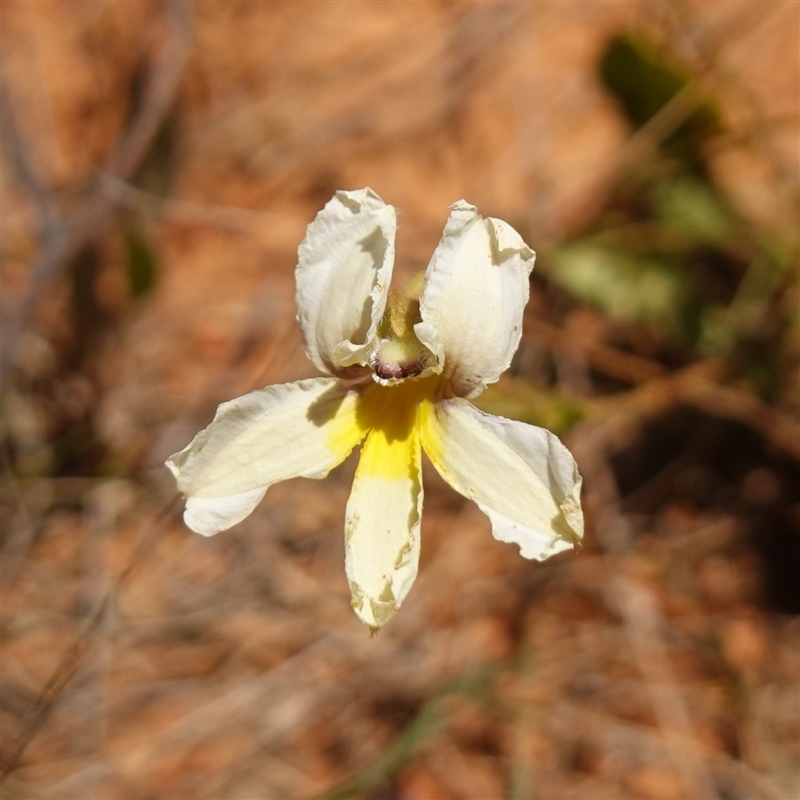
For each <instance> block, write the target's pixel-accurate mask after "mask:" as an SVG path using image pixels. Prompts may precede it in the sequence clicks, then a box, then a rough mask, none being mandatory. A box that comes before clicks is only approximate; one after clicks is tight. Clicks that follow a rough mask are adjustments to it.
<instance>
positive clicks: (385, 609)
mask: <svg viewBox="0 0 800 800" xmlns="http://www.w3.org/2000/svg"><path fill="white" fill-rule="evenodd" d="M421 515H422V483H421V481H420V446H419V434H418V432H417V427H416V425H413V426H411V427H410V429H409V430H408V434H407V436H405V437H404V438H401V439H399V438H392V436H391V434H387V432H386V431H384V430H381V429H375V430H372V431H370V433H369V434H368V436H367V439H366V441H365V442H364V447H363V449H362V451H361V458H360V460H359V463H358V468H357V469H356V475H355V479H354V481H353V490H352V492H351V494H350V499H349V501H348V503H347V519H346V522H345V568H346V571H347V579H348V581H349V583H350V590H351V592H352V603H351V604H352V606H353V610H354V611H355V612H356V614H357V615H358V617H359V618H360V619H361V620H362V622H364V623H365V624H366V625H369V627H370V628H372V629H373V630H377V629H378V628H381V627H382V626H383V625H385V624H386V623H387V622H388V621H389V620H390V619H391V618H392V617H393V616H394V614H395V612H396V611H397V610H398V608H399V607H400V604H401V603H402V602H403V599H404V598H405V596H406V595H407V594H408V591H409V589H410V588H411V585H412V584H413V583H414V579H415V578H416V577H417V566H418V563H419V532H420V517H421Z"/></svg>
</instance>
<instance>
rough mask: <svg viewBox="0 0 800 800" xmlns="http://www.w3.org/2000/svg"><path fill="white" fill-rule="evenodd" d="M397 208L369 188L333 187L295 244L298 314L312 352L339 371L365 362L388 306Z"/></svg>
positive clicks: (324, 366)
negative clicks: (334, 190) (327, 199)
mask: <svg viewBox="0 0 800 800" xmlns="http://www.w3.org/2000/svg"><path fill="white" fill-rule="evenodd" d="M396 230H397V213H396V211H395V209H394V207H393V206H389V205H386V203H384V202H383V200H381V198H380V197H378V195H377V194H375V192H373V191H372V189H360V190H358V191H353V192H345V191H338V192H336V194H335V195H334V196H333V198H332V199H331V200H330V201H329V202H328V203H327V205H326V206H325V208H323V209H322V211H320V212H319V214H317V216H316V219H315V220H314V221H313V222H312V223H311V224H310V225H309V226H308V230H307V232H306V236H305V239H303V241H302V243H301V244H300V249H299V251H298V256H299V263H298V265H297V270H296V280H297V319H298V321H299V322H300V326H301V328H302V330H303V339H304V341H305V345H306V351H307V352H308V356H309V358H310V359H311V360H312V361H313V362H314V365H315V366H316V367H317V369H319V370H321V371H323V372H327V373H331V374H336V375H342V374H345V373H344V372H343V370H342V367H347V366H350V365H352V364H364V363H366V358H367V352H368V349H369V347H368V344H369V342H370V341H371V340H372V339H373V337H374V336H375V331H376V329H377V326H378V323H379V322H380V320H381V317H382V316H383V312H384V310H385V308H386V297H387V292H388V289H389V283H390V282H391V279H392V267H393V266H394V239H395V232H396Z"/></svg>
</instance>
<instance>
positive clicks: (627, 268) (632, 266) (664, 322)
mask: <svg viewBox="0 0 800 800" xmlns="http://www.w3.org/2000/svg"><path fill="white" fill-rule="evenodd" d="M546 272H547V275H548V277H549V278H550V279H551V280H552V281H553V282H554V283H556V284H558V285H559V286H561V287H562V288H563V289H566V291H568V292H569V293H570V294H572V295H573V296H574V297H576V298H577V299H579V300H582V301H583V302H586V303H590V304H592V305H595V306H597V307H598V308H601V309H602V310H603V311H604V312H605V313H606V314H608V316H609V317H611V318H612V319H615V320H617V321H619V322H628V323H631V322H638V323H646V324H650V325H654V326H656V327H659V328H665V329H672V330H674V331H677V330H678V329H679V328H680V327H681V317H682V313H683V311H684V306H685V304H686V300H687V293H686V288H685V286H684V282H683V281H682V279H681V276H680V273H679V271H678V270H677V268H676V267H675V265H673V264H672V263H671V262H669V261H666V260H664V259H659V258H656V257H653V256H651V257H646V256H641V257H636V256H632V255H628V254H625V253H620V252H615V251H613V250H609V249H606V248H604V247H599V246H597V245H592V244H588V243H585V242H579V243H577V244H573V245H568V246H567V247H564V248H562V249H561V250H560V251H558V252H557V253H556V255H555V256H554V258H553V259H552V261H551V263H550V264H549V265H548V267H547V268H546Z"/></svg>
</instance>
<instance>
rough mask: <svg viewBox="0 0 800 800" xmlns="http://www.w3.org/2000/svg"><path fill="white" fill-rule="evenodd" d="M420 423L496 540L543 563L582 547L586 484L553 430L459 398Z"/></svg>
mask: <svg viewBox="0 0 800 800" xmlns="http://www.w3.org/2000/svg"><path fill="white" fill-rule="evenodd" d="M421 423H422V424H421V427H420V434H421V439H422V447H423V449H424V450H425V453H426V455H427V456H428V457H429V458H430V460H431V461H432V462H433V465H434V466H435V467H436V469H437V470H438V471H439V473H440V474H441V476H442V477H443V478H444V479H445V480H446V481H447V482H448V483H449V484H450V485H451V486H452V487H453V488H454V489H455V490H456V491H457V492H460V493H461V494H463V495H464V496H465V497H468V498H469V499H471V500H474V501H475V502H476V503H477V504H478V507H479V508H480V509H481V511H483V512H484V513H485V514H487V515H488V517H489V519H490V520H491V523H492V533H493V534H494V536H495V538H497V539H500V540H501V541H503V542H515V543H516V544H518V545H519V546H520V550H521V552H522V555H523V556H525V558H535V559H537V560H538V561H542V560H544V559H545V558H548V557H549V556H552V555H554V554H555V553H560V552H561V551H562V550H568V549H569V548H571V547H574V546H575V545H576V544H578V543H579V542H580V540H581V538H582V537H583V513H582V511H581V506H580V490H581V477H580V475H579V474H578V469H577V466H576V465H575V461H574V459H573V458H572V456H571V454H570V452H569V451H568V450H567V448H566V447H564V445H563V444H561V442H560V441H559V440H558V437H556V436H555V435H554V434H552V433H550V431H547V430H545V429H544V428H537V427H535V426H533V425H526V424H525V423H522V422H514V421H513V420H509V419H505V418H504V417H494V416H491V415H490V414H484V413H483V412H481V411H478V409H476V408H475V407H474V406H473V405H471V404H470V403H468V402H467V401H466V400H461V399H458V398H456V399H453V400H443V401H440V402H439V403H437V404H435V405H431V404H429V403H428V404H425V406H424V410H423V413H422V414H421Z"/></svg>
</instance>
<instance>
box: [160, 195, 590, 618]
mask: <svg viewBox="0 0 800 800" xmlns="http://www.w3.org/2000/svg"><path fill="white" fill-rule="evenodd" d="M396 227H397V215H396V212H395V209H394V208H393V207H392V206H388V205H386V204H385V203H384V202H383V201H382V200H381V199H380V198H379V197H378V196H377V195H376V194H375V193H374V192H373V191H372V190H371V189H362V190H360V191H353V192H344V191H340V192H337V193H336V195H335V196H334V197H333V199H332V200H331V201H330V202H329V203H328V204H327V205H326V206H325V208H324V209H323V210H322V211H321V212H320V213H319V214H318V215H317V217H316V219H315V220H314V221H313V222H312V223H311V224H310V225H309V226H308V232H307V234H306V238H305V239H304V241H303V243H302V244H301V245H300V251H299V264H298V267H297V308H298V320H299V322H300V325H301V326H302V330H303V337H304V340H305V344H306V350H307V352H308V356H309V358H310V359H311V361H313V362H314V365H315V366H316V367H317V368H318V369H319V370H320V371H321V372H324V373H326V375H327V376H328V377H322V378H311V379H309V380H302V381H297V382H296V383H289V384H284V385H281V386H268V387H267V388H265V389H260V390H258V391H255V392H251V393H250V394H246V395H244V397H239V398H237V399H236V400H231V401H230V402H229V403H223V404H222V405H221V406H220V407H219V409H218V410H217V413H216V416H215V417H214V420H213V422H212V423H211V424H210V425H209V426H208V427H207V428H206V429H205V430H204V431H201V432H200V433H199V434H198V435H197V436H196V437H195V438H194V441H192V443H191V444H189V446H188V447H186V448H184V449H183V450H181V452H179V453H176V454H175V455H174V456H172V457H171V458H170V459H169V461H167V466H168V467H169V468H170V469H171V470H172V472H173V474H174V475H175V477H176V479H177V481H178V487H179V489H180V490H181V492H182V493H183V494H184V496H185V497H186V511H185V513H184V520H185V521H186V524H187V525H188V526H189V527H190V528H191V529H192V530H194V531H196V532H197V533H202V534H204V535H206V536H209V535H211V534H213V533H216V532H217V531H221V530H225V529H226V528H230V527H231V526H232V525H235V524H236V523H237V522H240V521H241V520H243V519H244V518H245V517H246V516H247V515H248V514H250V512H251V511H252V510H253V509H254V508H255V506H256V505H257V504H258V502H259V501H260V500H261V498H262V497H264V493H265V492H266V491H267V489H268V488H269V487H270V486H271V485H272V484H273V483H277V482H278V481H282V480H286V479H287V478H295V477H298V476H301V477H304V478H323V477H325V475H327V474H328V472H329V471H330V470H331V469H332V468H333V467H335V466H337V465H338V464H340V463H341V462H342V461H343V460H344V459H345V458H346V457H347V455H348V454H349V453H350V452H351V451H352V450H353V448H354V447H355V446H356V445H358V444H359V443H362V448H361V457H360V460H359V463H358V468H357V469H356V474H355V479H354V481H353V489H352V493H351V495H350V500H349V501H348V503H347V512H346V521H345V552H346V564H345V566H346V571H347V578H348V581H349V583H350V589H351V591H352V606H353V609H354V610H355V612H356V614H357V615H358V616H359V617H360V618H361V620H362V621H363V622H364V623H366V624H367V625H369V626H370V628H372V629H377V628H380V627H381V626H383V625H385V624H386V623H387V622H388V621H389V620H390V619H391V618H392V616H393V615H394V613H395V612H396V611H397V610H398V608H399V607H400V604H401V603H402V602H403V600H404V598H405V596H406V595H407V594H408V591H409V589H410V588H411V585H412V583H413V582H414V579H415V577H416V574H417V564H418V561H419V540H420V536H419V533H420V516H421V514H422V483H421V479H420V457H421V451H422V450H424V451H425V453H426V454H427V456H428V458H429V459H430V460H431V461H432V462H433V465H434V466H435V467H436V469H437V470H438V471H439V473H440V474H441V475H442V477H443V478H444V479H445V480H446V481H447V482H448V483H449V484H450V485H451V486H452V487H453V488H454V489H455V490H456V491H458V492H460V493H461V494H463V495H464V496H465V497H468V498H469V499H471V500H474V501H475V502H476V503H477V504H478V506H479V507H480V509H481V510H482V511H483V512H484V513H485V514H487V515H488V517H489V519H490V520H491V524H492V533H493V534H494V536H495V537H496V538H497V539H500V540H501V541H504V542H514V543H516V544H517V545H519V547H520V550H521V552H522V555H523V556H525V557H526V558H533V559H538V560H542V559H545V558H547V557H549V556H551V555H553V554H555V553H558V552H560V551H562V550H566V549H568V548H570V547H573V546H574V545H575V544H576V543H578V542H579V541H580V539H581V537H582V535H583V515H582V513H581V507H580V486H581V478H580V475H579V474H578V470H577V468H576V466H575V462H574V460H573V458H572V456H571V455H570V453H569V452H568V451H567V449H566V448H565V447H564V445H562V444H561V442H560V441H559V440H558V439H557V438H556V437H555V436H554V435H553V434H552V433H550V432H549V431H546V430H544V429H542V428H536V427H534V426H532V425H526V424H523V423H521V422H514V421H512V420H508V419H504V418H502V417H494V416H491V415H488V414H484V413H482V412H481V411H478V409H476V408H475V407H474V406H473V405H472V404H471V403H469V402H468V401H467V399H466V398H469V397H475V396H476V395H477V394H479V393H480V392H481V391H482V390H483V388H484V387H485V386H486V384H488V383H492V382H494V381H496V380H497V379H498V378H499V377H500V374H501V373H502V372H503V371H504V370H505V369H506V368H507V367H508V365H509V363H510V362H511V357H512V355H513V354H514V351H515V350H516V349H517V345H518V344H519V339H520V335H521V327H522V315H523V309H524V307H525V304H526V303H527V301H528V276H529V275H530V272H531V269H532V268H533V261H534V253H533V251H532V250H531V249H530V248H529V247H528V246H527V245H526V244H525V243H524V242H523V241H522V239H521V237H520V236H519V234H518V233H517V232H516V231H515V230H514V229H513V228H511V227H510V226H509V225H507V224H506V223H505V222H502V221H501V220H498V219H492V218H488V219H483V218H482V217H481V216H480V215H479V214H478V213H477V210H476V209H475V207H474V206H471V205H469V204H468V203H465V202H464V201H463V200H462V201H459V202H457V203H455V204H454V205H452V206H451V213H450V218H449V219H448V221H447V225H446V226H445V229H444V233H443V235H442V239H441V241H440V242H439V246H438V247H437V248H436V251H435V252H434V254H433V258H432V259H431V262H430V264H429V265H428V269H427V272H426V274H425V282H424V286H423V289H422V293H421V296H420V297H419V300H418V301H416V300H413V299H401V300H395V299H394V298H393V302H390V303H388V308H387V299H388V297H389V294H388V292H389V284H390V282H391V278H392V267H393V264H394V239H395V231H396Z"/></svg>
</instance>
